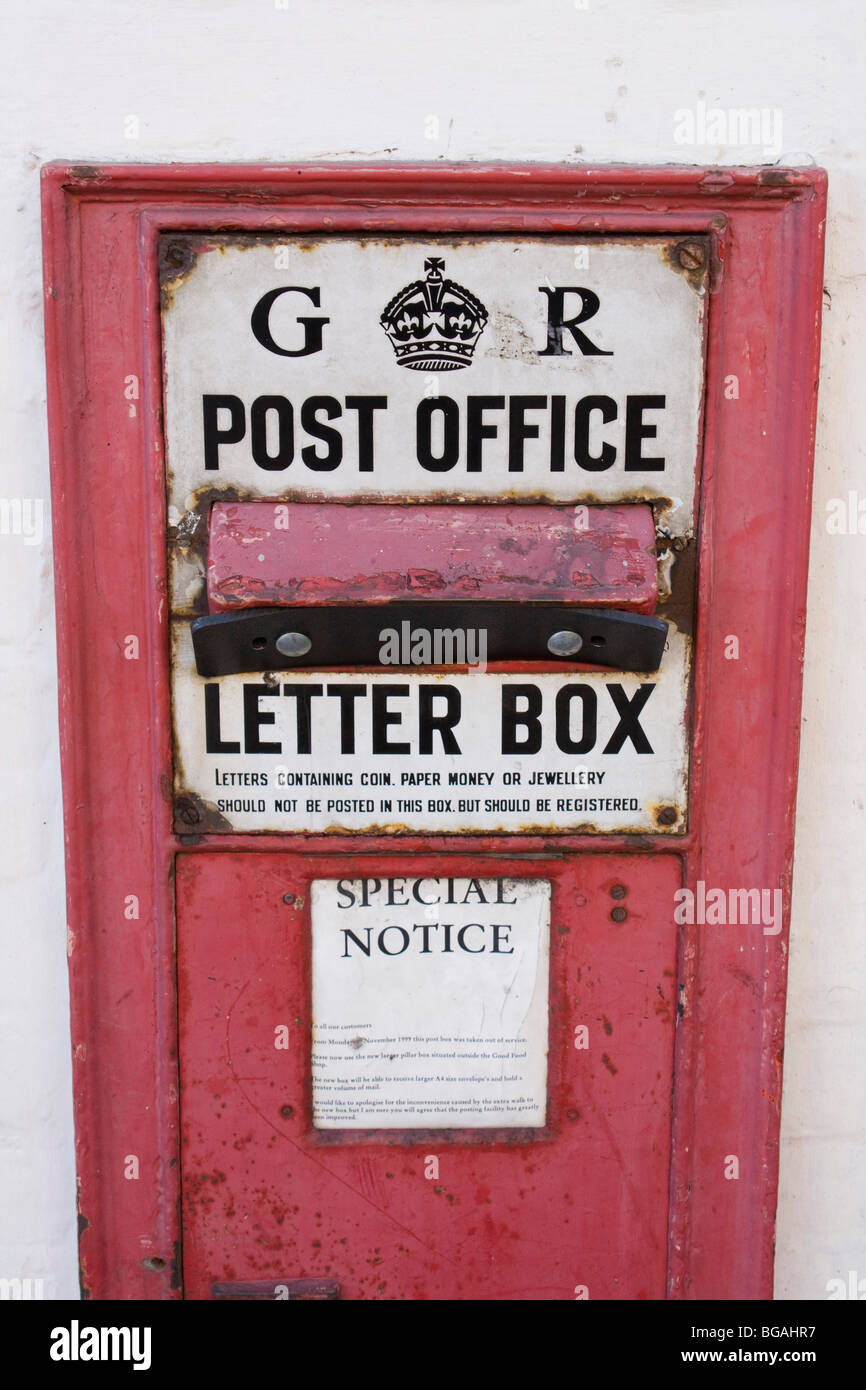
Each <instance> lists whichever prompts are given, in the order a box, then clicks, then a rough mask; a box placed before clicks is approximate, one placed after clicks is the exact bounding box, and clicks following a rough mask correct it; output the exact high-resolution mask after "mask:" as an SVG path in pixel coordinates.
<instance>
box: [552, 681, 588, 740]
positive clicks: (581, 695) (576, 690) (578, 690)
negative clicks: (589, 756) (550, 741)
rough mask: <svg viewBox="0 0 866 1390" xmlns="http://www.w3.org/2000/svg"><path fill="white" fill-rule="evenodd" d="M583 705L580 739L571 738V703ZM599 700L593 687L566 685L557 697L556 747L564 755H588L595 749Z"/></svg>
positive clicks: (558, 692)
mask: <svg viewBox="0 0 866 1390" xmlns="http://www.w3.org/2000/svg"><path fill="white" fill-rule="evenodd" d="M574 699H578V700H580V701H582V703H583V711H582V716H583V717H582V723H581V731H580V738H579V739H573V738H572V737H571V702H572V700H574ZM597 714H598V700H597V698H596V694H595V691H594V690H593V688H592V686H591V685H564V686H563V687H562V689H561V690H559V691H557V695H556V746H557V748H559V749H561V750H562V752H563V753H588V752H589V751H590V749H591V748H594V747H595V739H596V732H597V728H598V720H597Z"/></svg>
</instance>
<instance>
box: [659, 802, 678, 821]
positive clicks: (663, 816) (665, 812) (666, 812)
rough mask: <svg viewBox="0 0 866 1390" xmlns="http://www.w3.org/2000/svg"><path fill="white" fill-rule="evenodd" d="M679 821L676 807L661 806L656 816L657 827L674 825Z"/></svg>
mask: <svg viewBox="0 0 866 1390" xmlns="http://www.w3.org/2000/svg"><path fill="white" fill-rule="evenodd" d="M678 819H679V811H678V810H677V808H676V806H662V808H661V810H660V811H658V812H657V814H656V820H657V821H658V823H659V825H676V823H677V821H678Z"/></svg>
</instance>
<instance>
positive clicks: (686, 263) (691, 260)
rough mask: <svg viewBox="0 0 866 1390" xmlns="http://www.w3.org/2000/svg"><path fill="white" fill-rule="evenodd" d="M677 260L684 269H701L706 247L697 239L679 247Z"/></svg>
mask: <svg viewBox="0 0 866 1390" xmlns="http://www.w3.org/2000/svg"><path fill="white" fill-rule="evenodd" d="M677 260H678V261H679V263H680V265H681V266H682V268H683V270H700V268H701V266H702V265H703V263H704V248H703V246H700V245H699V244H698V243H697V242H695V241H687V242H686V243H685V245H684V246H678V247H677Z"/></svg>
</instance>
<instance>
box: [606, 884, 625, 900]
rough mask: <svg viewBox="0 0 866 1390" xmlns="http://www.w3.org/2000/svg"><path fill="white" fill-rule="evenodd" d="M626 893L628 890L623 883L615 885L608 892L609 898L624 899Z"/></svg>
mask: <svg viewBox="0 0 866 1390" xmlns="http://www.w3.org/2000/svg"><path fill="white" fill-rule="evenodd" d="M627 892H628V889H627V888H626V886H625V884H624V883H615V884H614V885H613V887H612V888H611V890H610V896H611V897H612V898H624V897H625V895H626V893H627Z"/></svg>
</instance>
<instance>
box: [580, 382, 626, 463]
mask: <svg viewBox="0 0 866 1390" xmlns="http://www.w3.org/2000/svg"><path fill="white" fill-rule="evenodd" d="M594 410H598V411H600V412H601V418H602V420H603V421H604V423H605V424H606V425H609V424H610V422H611V420H615V419H616V401H613V400H611V398H610V396H582V397H581V399H580V400H579V401H578V402H577V405H576V406H575V407H574V461H575V463H576V464H577V466H578V467H579V468H585V469H586V471H587V472H588V473H603V472H604V470H605V469H606V468H610V466H611V464H612V463H613V461H614V459H615V458H616V449H615V448H614V446H613V445H612V444H608V443H604V444H602V446H601V453H600V454H598V455H594V454H591V453H590V452H589V417H590V415H591V414H592V412H593V411H594Z"/></svg>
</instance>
